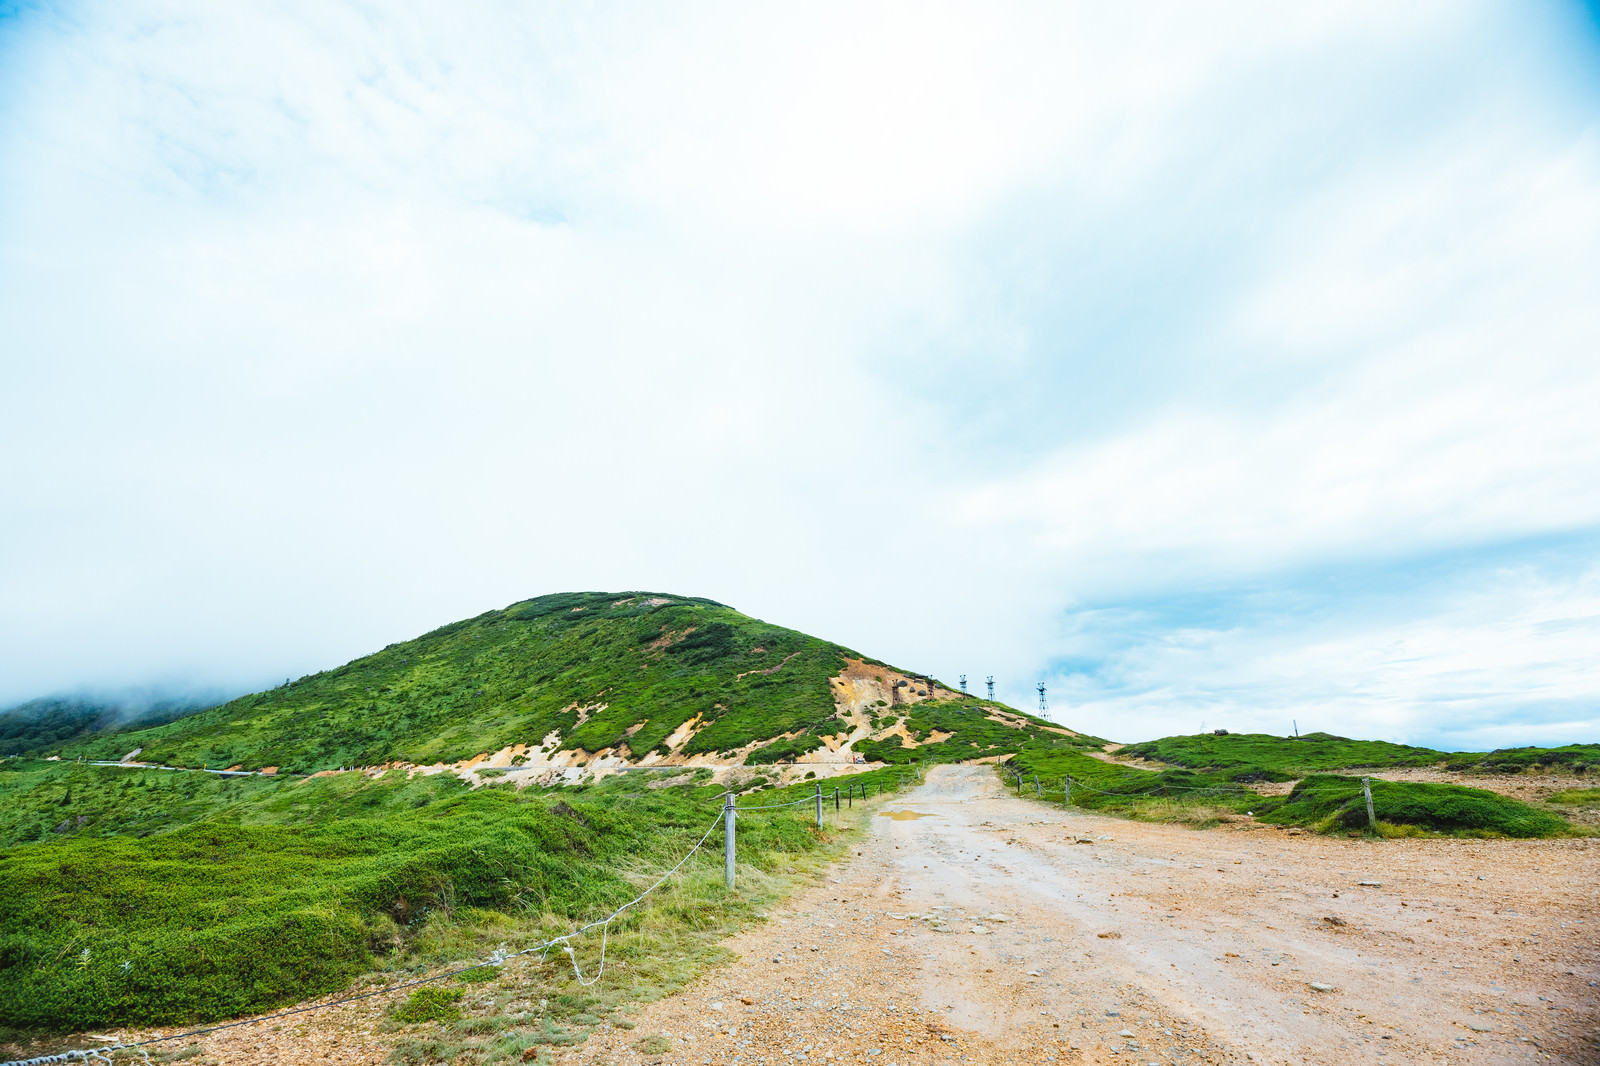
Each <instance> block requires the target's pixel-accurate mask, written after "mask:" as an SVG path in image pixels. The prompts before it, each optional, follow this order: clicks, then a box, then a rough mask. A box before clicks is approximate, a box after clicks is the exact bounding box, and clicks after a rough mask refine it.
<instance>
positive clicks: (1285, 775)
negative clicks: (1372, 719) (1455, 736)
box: [1117, 733, 1600, 780]
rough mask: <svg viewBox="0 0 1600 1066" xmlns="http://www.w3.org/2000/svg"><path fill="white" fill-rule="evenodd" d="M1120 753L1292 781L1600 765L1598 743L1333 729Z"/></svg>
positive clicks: (1164, 744) (1189, 741)
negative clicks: (1449, 741)
mask: <svg viewBox="0 0 1600 1066" xmlns="http://www.w3.org/2000/svg"><path fill="white" fill-rule="evenodd" d="M1117 755H1118V756H1119V757H1131V758H1140V759H1149V760H1152V761H1154V762H1164V763H1167V764H1169V765H1171V766H1182V767H1185V768H1187V769H1190V770H1219V771H1226V770H1234V771H1239V773H1235V774H1234V775H1232V776H1233V779H1234V780H1245V779H1246V776H1245V775H1254V776H1255V777H1256V778H1257V779H1273V778H1276V779H1277V780H1289V779H1291V778H1296V777H1300V776H1302V775H1303V774H1306V773H1318V772H1322V771H1327V770H1344V769H1355V768H1359V767H1370V768H1374V769H1378V768H1385V767H1399V766H1442V767H1444V768H1445V769H1448V770H1456V771H1483V772H1487V773H1519V772H1521V771H1524V770H1548V769H1556V768H1560V769H1564V770H1570V771H1574V772H1577V773H1583V772H1585V771H1587V770H1589V769H1591V768H1594V767H1600V744H1567V745H1564V746H1562V747H1558V748H1532V747H1529V748H1500V749H1498V750H1495V751H1489V752H1477V751H1436V750H1434V749H1433V748H1419V747H1415V746H1413V745H1410V744H1391V743H1389V742H1388V741H1386V740H1351V739H1350V738H1349V737H1340V736H1334V735H1333V734H1331V733H1307V734H1305V735H1304V736H1298V737H1279V736H1272V735H1271V734H1268V733H1227V734H1221V735H1218V734H1213V733H1199V734H1196V735H1193V736H1176V737H1162V738H1161V739H1159V740H1150V741H1145V742H1144V743H1142V744H1129V745H1127V746H1126V747H1123V748H1121V749H1119V750H1118V752H1117Z"/></svg>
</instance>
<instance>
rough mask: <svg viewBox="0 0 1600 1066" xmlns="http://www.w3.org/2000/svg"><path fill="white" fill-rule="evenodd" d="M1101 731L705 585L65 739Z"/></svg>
mask: <svg viewBox="0 0 1600 1066" xmlns="http://www.w3.org/2000/svg"><path fill="white" fill-rule="evenodd" d="M935 741H936V743H935ZM1103 743H1104V742H1103V741H1101V740H1099V739H1098V738H1092V737H1081V736H1078V735H1076V734H1073V733H1070V732H1069V731H1067V730H1063V729H1061V728H1060V727H1057V726H1054V725H1053V724H1052V723H1049V722H1046V721H1044V720H1042V719H1039V718H1035V717H1033V716H1031V715H1026V714H1023V713H1021V712H1018V711H1015V710H1013V709H1011V708H1008V707H1005V706H1004V705H1002V704H997V703H994V702H992V701H985V700H978V699H976V698H974V697H971V696H966V695H963V694H961V693H957V692H952V691H950V690H948V689H946V688H945V687H943V686H940V685H938V684H936V683H931V682H929V681H928V680H927V679H925V678H924V677H922V676H921V675H918V674H915V673H908V672H906V671H903V670H897V669H894V668H893V667H890V666H888V665H886V664H884V663H881V662H878V661H877V660H875V659H870V658H867V657H865V656H862V655H860V654H859V653H857V652H854V651H851V650H850V649H848V648H844V647H841V646H839V645H837V644H831V643H829V642H827V641H824V640H819V639H818V638H816V637H811V636H807V635H806V634H804V633H799V632H796V631H795V630H792V629H785V628H783V627H781V626H775V625H772V624H770V623H767V622H763V621H761V620H759V619H756V618H751V617H749V616H747V615H744V614H741V613H739V612H738V611H735V610H733V609H732V608H731V607H727V606H725V605H723V604H720V603H716V602H715V601H712V600H706V599H699V598H695V597H687V596H668V595H657V594H652V593H644V592H623V593H601V592H581V593H562V594H557V595H551V596H541V597H539V598H538V599H533V600H527V601H524V602H521V603H515V604H512V605H511V606H510V607H507V608H505V609H504V610H499V611H489V612H486V613H484V614H481V615H479V616H478V617H476V618H471V619H467V620H465V621H461V622H456V623H453V624H451V625H447V626H444V627H443V628H440V629H436V630H434V631H433V632H431V633H428V634H426V635H424V636H421V637H418V638H417V639H415V640H411V641H407V642H405V643H403V644H393V645H390V646H389V647H387V648H384V649H383V650H382V651H380V652H377V653H375V654H372V655H368V656H366V657H364V658H361V659H357V660H355V661H354V662H351V663H348V664H346V665H344V666H341V667H338V668H337V669H333V670H327V671H324V672H322V673H319V674H314V675H311V676H308V677H303V678H301V679H300V680H298V681H295V682H292V683H290V684H287V685H284V686H282V687H280V688H276V689H272V690H270V691H267V692H260V693H256V694H254V695H251V696H245V697H242V698H240V699H237V700H234V701H232V702H230V703H226V704H223V705H222V706H220V707H216V708H214V709H212V710H209V711H205V712H203V713H201V714H197V715H192V716H190V717H187V718H184V719H182V720H180V721H176V722H173V723H171V724H169V725H165V726H161V727H158V728H154V729H146V730H140V731H137V732H134V733H126V734H119V735H117V736H115V737H108V738H102V739H98V740H94V741H90V742H88V743H86V744H81V745H76V746H73V747H72V748H71V749H70V753H71V754H75V755H87V756H90V757H94V758H119V757H121V756H122V755H123V754H125V753H127V752H128V751H130V750H132V749H134V748H141V749H142V752H141V754H140V759H141V760H142V761H150V762H158V763H165V764H168V765H174V766H189V767H202V766H203V767H208V768H213V769H223V768H227V767H233V766H239V767H243V768H245V769H258V768H262V767H278V768H280V770H281V771H284V772H303V773H305V772H315V771H319V770H327V769H334V768H338V767H350V766H377V765H382V764H385V763H392V762H405V763H413V764H429V763H436V762H445V763H453V762H458V761H461V760H467V759H472V758H474V757H476V756H480V755H485V754H488V753H494V752H500V753H502V757H501V759H500V760H497V762H501V763H506V764H517V765H543V764H551V765H571V764H575V763H582V762H585V761H588V760H590V759H592V758H593V757H594V756H596V755H598V754H604V755H605V756H606V757H609V758H614V759H619V760H624V761H627V762H630V763H637V762H640V761H646V762H669V763H670V762H681V761H686V760H693V759H697V758H698V759H700V760H703V761H704V760H717V761H728V762H743V763H772V762H779V761H789V760H793V759H796V758H800V759H816V758H827V759H829V760H832V761H839V762H845V761H849V760H850V759H851V758H852V757H853V755H855V754H860V755H862V756H864V757H865V758H867V759H868V760H871V761H882V762H910V761H914V760H922V759H932V760H936V761H954V760H960V759H969V758H975V757H981V756H985V755H997V754H1001V753H1004V752H1009V751H1015V750H1017V749H1019V748H1021V747H1023V746H1025V745H1029V744H1034V745H1045V746H1048V747H1058V746H1079V747H1081V746H1096V747H1098V746H1100V745H1101V744H1103ZM835 749H837V752H836V753H835ZM825 752H826V754H825ZM563 753H564V754H563Z"/></svg>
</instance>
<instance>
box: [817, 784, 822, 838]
mask: <svg viewBox="0 0 1600 1066" xmlns="http://www.w3.org/2000/svg"><path fill="white" fill-rule="evenodd" d="M817 828H818V829H821V828H822V782H821V781H818V782H817Z"/></svg>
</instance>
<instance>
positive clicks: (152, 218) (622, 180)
mask: <svg viewBox="0 0 1600 1066" xmlns="http://www.w3.org/2000/svg"><path fill="white" fill-rule="evenodd" d="M1597 104H1600V33H1597V30H1596V22H1595V19H1594V18H1593V17H1592V16H1591V15H1590V14H1589V13H1588V12H1587V11H1586V10H1585V8H1583V7H1582V6H1580V5H1571V6H1564V5H1561V4H1553V3H1551V4H1546V3H1530V2H1517V3H1510V2H1507V3H1459V2H1450V3H1431V4H1430V3H1415V4H1402V5H1396V4H1392V3H1338V4H1321V5H1296V6H1291V7H1285V6H1284V5H1276V4H1235V5H1222V6H1218V5H1203V6H1202V5H1193V4H1185V3H1173V4H1156V3H1147V4H1116V5H1106V4H1082V5H1063V4H1056V3H1045V4H1039V5H1025V4H1017V5H994V4H985V5H976V4H973V5H939V4H915V5H893V4H891V5H868V4H858V3H852V4H841V5H834V6H829V5H805V6H803V7H796V6H793V5H789V6H786V7H780V6H777V5H769V6H764V7H763V6H755V5H749V4H726V5H672V6H671V8H670V10H667V11H662V10H658V9H649V8H641V7H639V6H638V5H614V6H605V5H585V6H583V7H581V8H573V7H571V6H570V5H555V4H550V5H522V4H504V5H496V4H491V3H484V4H472V5H448V6H442V7H441V6H437V5H435V6H434V7H432V8H431V9H425V8H410V7H408V6H407V5H404V4H385V5H381V6H373V5H352V4H340V3H330V2H322V3H315V4H312V3H298V4H297V3H287V4H280V5H272V6H271V7H270V8H269V7H261V6H257V7H256V8H254V9H252V8H249V7H240V6H239V5H221V6H218V5H200V4H190V5H185V4H177V3H159V2H133V3H82V4H64V5H60V6H52V5H42V6H35V5H23V6H22V7H20V8H19V7H17V6H16V5H4V6H0V322H3V323H4V333H3V338H4V339H3V342H0V454H3V455H4V456H5V463H4V467H3V469H4V472H5V482H4V495H3V497H0V498H3V500H4V514H3V518H4V520H3V522H0V705H3V704H5V703H9V702H14V701H18V700H23V699H26V698H29V697H32V696H37V695H41V694H44V693H47V692H53V691H64V690H80V689H84V688H97V687H99V688H106V687H113V688H114V687H120V686H127V685H138V686H149V685H158V686H165V687H166V688H168V689H172V690H181V689H183V688H184V687H186V686H200V687H217V686H221V687H225V688H230V689H233V690H235V691H242V690H244V689H247V688H254V687H260V686H264V685H267V684H272V683H276V682H278V681H281V680H282V679H283V678H284V677H285V676H286V675H298V674H301V673H305V672H310V671H314V670H317V669H322V668H325V667H328V666H332V665H336V664H338V663H341V662H343V661H346V660H348V659H350V658H352V657H354V656H357V655H360V654H363V653H365V652H368V651H371V650H373V649H375V648H377V647H381V646H382V645H384V644H386V643H389V642H391V641H395V640H400V639H405V638H408V637H411V636H414V635H416V634H418V633H421V632H423V631H425V630H427V629H430V628H433V627H434V626H437V625H440V624H443V623H445V622H448V621H451V620H454V619H456V618H460V617H463V616H468V615H473V614H476V613H478V612H480V611H482V610H485V609H488V608H491V607H496V606H501V605H504V604H506V603H508V602H511V601H513V600H516V599H521V598H525V597H528V596H533V595H538V594H541V593H545V592H552V591H562V590H569V589H635V588H642V589H654V590H667V591H674V592H681V593H685V594H693V595H705V596H711V597H714V598H716V599H720V600H723V601H725V602H727V603H730V604H732V605H733V606H736V607H738V608H740V609H742V610H745V611H747V612H750V613H753V614H756V615H759V616H761V617H765V618H768V619H770V620H772V621H775V622H778V623H781V624H785V625H791V626H794V627H796V628H800V629H805V630H807V631H810V632H813V633H816V634H818V635H820V636H824V637H828V638H831V639H835V640H839V641H841V642H843V643H847V644H850V645H852V646H855V647H858V648H861V649H863V650H865V651H868V652H869V653H871V654H875V655H878V656H881V657H884V658H887V659H890V660H892V661H895V662H897V663H900V664H902V665H905V666H907V667H909V668H913V669H925V670H931V671H933V672H935V673H936V674H938V675H939V676H941V677H943V678H945V679H947V680H949V681H951V682H954V681H955V680H956V677H957V675H959V674H961V673H963V672H964V673H966V674H967V675H968V676H969V680H970V681H971V682H973V683H978V682H980V681H981V679H982V677H983V676H985V675H988V674H993V675H996V678H997V681H998V682H999V690H1000V694H1001V695H1002V696H1003V697H1005V698H1007V699H1009V700H1011V701H1012V702H1015V703H1017V704H1019V705H1022V706H1030V705H1031V704H1032V702H1033V700H1034V694H1033V691H1032V687H1033V684H1034V682H1035V681H1038V680H1043V681H1045V682H1047V683H1048V684H1049V686H1050V699H1051V704H1052V713H1053V714H1054V715H1055V716H1056V717H1058V718H1060V719H1062V720H1064V721H1066V722H1069V723H1071V724H1074V725H1077V726H1080V727H1082V728H1085V729H1088V730H1091V731H1093V732H1096V733H1100V734H1102V735H1107V736H1111V737H1115V738H1118V739H1125V740H1134V739H1141V738H1146V737H1150V736H1156V735H1161V734H1164V733H1170V732H1180V731H1181V732H1192V731H1194V730H1196V729H1198V728H1200V726H1201V724H1202V722H1203V723H1205V724H1206V725H1207V726H1208V727H1212V728H1214V727H1218V726H1227V727H1229V728H1233V729H1245V730H1267V731H1273V732H1288V731H1289V730H1290V729H1291V728H1292V723H1293V722H1294V721H1297V722H1298V725H1299V728H1300V729H1301V730H1302V731H1309V730H1312V729H1324V730H1329V731H1332V732H1339V733H1344V734H1352V735H1363V736H1376V737H1382V738H1389V739H1404V740H1412V741H1418V742H1431V743H1438V744H1447V745H1460V746H1467V747H1489V746H1499V745H1507V744H1517V743H1534V742H1550V741H1568V740H1596V739H1600V430H1597V428H1596V426H1597V425H1600V415H1597V414H1596V412H1597V411H1600V299H1597V298H1596V294H1597V293H1600V120H1597V118H1596V116H1597V115H1600V109H1597Z"/></svg>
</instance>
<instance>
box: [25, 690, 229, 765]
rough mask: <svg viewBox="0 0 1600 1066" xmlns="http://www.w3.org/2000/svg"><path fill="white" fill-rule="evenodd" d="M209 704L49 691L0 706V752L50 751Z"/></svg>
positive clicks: (171, 718) (160, 721) (163, 720)
mask: <svg viewBox="0 0 1600 1066" xmlns="http://www.w3.org/2000/svg"><path fill="white" fill-rule="evenodd" d="M209 706H211V703H210V702H206V701H198V702H197V701H194V700H183V699H169V700H158V701H155V702H145V703H139V704H134V705H130V704H128V703H126V702H123V701H116V700H106V699H89V698H86V697H67V696H48V697H45V698H43V699H36V700H29V701H28V702H26V703H19V704H17V705H16V706H15V707H11V708H9V709H7V710H4V711H0V756H5V755H27V754H31V753H33V752H40V751H49V750H51V749H52V748H58V747H60V746H61V745H63V744H68V743H71V742H72V741H75V740H82V739H85V738H87V737H92V736H95V735H97V734H104V733H120V732H127V731H128V730H130V729H143V728H148V727H150V726H157V725H161V724H163V723H166V722H172V721H175V720H177V719H179V718H182V717H184V716H185V715H190V714H194V713H196V712H198V711H201V710H204V709H205V708H206V707H209Z"/></svg>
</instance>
